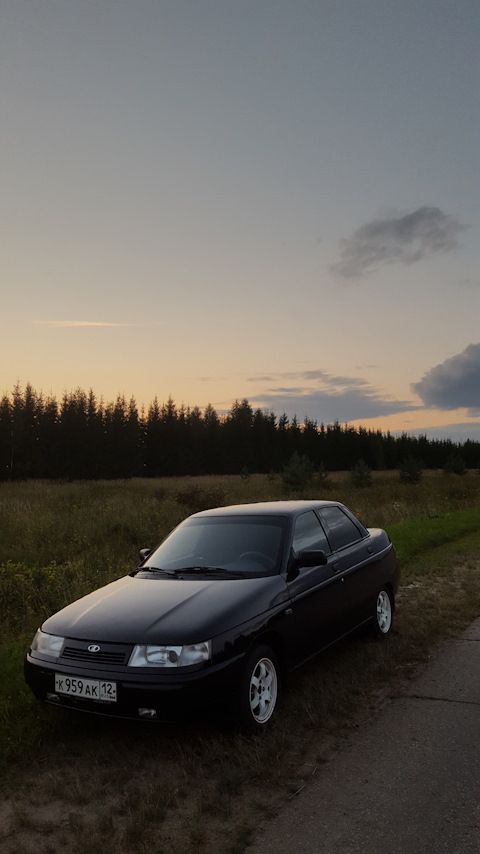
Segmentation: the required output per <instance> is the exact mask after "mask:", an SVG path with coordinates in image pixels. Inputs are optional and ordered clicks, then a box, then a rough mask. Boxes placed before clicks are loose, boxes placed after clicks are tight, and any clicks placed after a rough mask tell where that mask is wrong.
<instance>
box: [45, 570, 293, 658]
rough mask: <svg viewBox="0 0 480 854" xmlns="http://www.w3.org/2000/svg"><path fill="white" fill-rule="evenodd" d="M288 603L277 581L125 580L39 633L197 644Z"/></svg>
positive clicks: (81, 602) (55, 618)
mask: <svg viewBox="0 0 480 854" xmlns="http://www.w3.org/2000/svg"><path fill="white" fill-rule="evenodd" d="M288 599H289V596H288V590H287V585H286V583H285V579H284V578H283V576H279V575H275V576H268V577H267V578H249V579H210V580H208V579H196V578H195V579H191V580H190V579H184V580H182V579H170V578H161V579H160V578H158V577H155V576H152V577H151V578H150V577H149V578H144V577H143V578H142V577H140V578H138V577H135V576H134V577H130V576H126V577H125V578H120V579H119V580H118V581H113V582H112V583H111V584H107V585H106V586H105V587H101V588H100V589H99V590H95V591H94V592H93V593H89V594H88V595H87V596H84V597H83V598H82V599H78V600H77V601H76V602H73V603H72V604H71V605H67V607H66V608H63V609H62V610H61V611H59V612H58V613H57V614H54V615H53V616H52V617H49V619H48V620H46V621H45V622H44V623H43V626H42V629H43V631H45V632H48V633H50V634H54V635H62V636H64V637H70V638H78V639H80V640H95V641H101V640H103V641H110V642H118V643H132V644H136V643H158V644H163V643H169V644H184V643H197V642H199V641H203V640H209V639H210V638H213V637H215V636H216V635H218V634H221V633H222V632H225V631H228V630H229V629H232V628H234V627H235V626H238V625H240V624H241V623H243V622H245V621H247V620H250V619H252V618H254V617H256V616H258V615H260V614H263V613H265V612H267V611H269V610H271V609H272V608H275V607H276V606H280V605H281V604H282V603H283V602H286V601H288Z"/></svg>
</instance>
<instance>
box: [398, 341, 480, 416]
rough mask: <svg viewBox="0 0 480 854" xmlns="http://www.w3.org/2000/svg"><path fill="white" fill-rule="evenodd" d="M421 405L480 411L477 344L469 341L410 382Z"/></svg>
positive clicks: (478, 349)
mask: <svg viewBox="0 0 480 854" xmlns="http://www.w3.org/2000/svg"><path fill="white" fill-rule="evenodd" d="M411 388H412V391H414V392H415V393H416V394H418V396H419V397H420V399H421V400H422V401H423V403H424V404H425V406H428V407H435V408H436V409H446V410H450V409H461V408H462V409H463V408H466V409H468V410H469V415H471V416H473V417H475V416H477V415H480V344H469V346H468V347H467V348H466V349H465V350H463V352H462V353H458V354H457V355H456V356H452V357H451V358H450V359H446V360H445V361H444V362H442V363H441V364H440V365H436V366H435V367H434V368H431V369H430V370H429V371H427V373H426V374H424V376H423V377H422V379H421V380H420V382H418V383H414V384H413V385H412V387H411Z"/></svg>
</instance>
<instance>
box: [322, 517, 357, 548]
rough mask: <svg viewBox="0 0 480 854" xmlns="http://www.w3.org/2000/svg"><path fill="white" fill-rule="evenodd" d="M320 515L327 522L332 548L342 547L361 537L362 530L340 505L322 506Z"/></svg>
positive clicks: (355, 541)
mask: <svg viewBox="0 0 480 854" xmlns="http://www.w3.org/2000/svg"><path fill="white" fill-rule="evenodd" d="M320 515H321V517H322V519H324V520H325V522H326V523H327V526H328V531H329V540H330V543H331V546H332V549H343V548H345V546H350V545H351V544H352V543H358V541H359V540H361V539H362V532H361V531H360V529H359V528H357V526H356V525H355V523H354V522H352V520H351V519H350V517H349V516H347V514H346V513H344V511H343V510H342V508H341V507H323V508H322V510H321V513H320Z"/></svg>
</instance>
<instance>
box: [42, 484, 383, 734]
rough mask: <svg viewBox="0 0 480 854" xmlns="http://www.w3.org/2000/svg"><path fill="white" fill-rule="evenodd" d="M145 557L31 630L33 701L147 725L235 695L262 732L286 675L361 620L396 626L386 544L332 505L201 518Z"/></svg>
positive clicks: (248, 721)
mask: <svg viewBox="0 0 480 854" xmlns="http://www.w3.org/2000/svg"><path fill="white" fill-rule="evenodd" d="M141 558H142V561H141V563H140V565H139V566H138V567H137V568H136V569H135V570H133V572H131V573H130V574H129V575H127V576H125V577H124V578H120V579H118V580H117V581H113V582H112V583H111V584H107V585H106V586H105V587H102V588H100V589H99V590H96V591H95V592H93V593H90V594H89V595H87V596H85V597H84V598H82V599H79V600H78V601H77V602H73V604H71V605H68V606H67V607H66V608H64V609H63V610H61V611H59V612H58V613H57V614H54V616H52V617H50V618H49V619H47V620H46V621H45V622H44V623H43V625H42V627H41V628H40V629H38V631H37V633H36V635H35V637H34V639H33V641H32V645H31V648H30V650H29V652H28V654H27V656H26V660H25V678H26V681H27V683H28V685H29V686H30V687H31V689H32V690H33V692H34V693H35V694H36V696H37V697H39V698H41V699H42V700H46V701H47V702H49V703H55V704H57V705H60V706H66V707H71V708H75V709H82V710H85V711H89V712H97V713H100V714H106V715H117V716H120V717H129V718H145V719H165V718H171V716H172V714H174V715H175V714H176V713H178V711H182V710H183V711H184V710H191V709H192V708H193V706H194V705H197V704H201V705H203V706H205V705H210V704H213V703H218V702H219V701H226V700H233V704H234V708H235V710H236V712H237V714H238V716H239V718H240V720H241V722H242V723H243V725H244V726H246V727H249V728H251V729H261V728H263V727H264V726H265V724H267V722H268V721H269V720H270V719H271V717H272V715H273V712H274V710H275V705H276V702H277V697H278V692H279V689H280V685H281V682H282V680H283V678H284V677H285V676H286V674H287V673H288V672H289V671H290V670H292V669H294V668H296V667H298V666H299V665H301V664H302V663H303V662H305V661H307V660H308V659H309V658H311V657H312V656H314V655H316V654H317V653H318V652H320V650H322V649H324V648H325V647H327V646H329V645H330V644H332V643H333V642H334V641H336V640H338V639H340V638H342V637H344V636H345V635H346V634H348V633H349V632H351V631H353V630H354V629H356V628H358V627H360V626H362V625H364V624H371V627H372V629H373V631H374V632H375V633H377V634H378V635H379V636H380V637H384V636H386V635H388V633H389V632H390V629H391V625H392V615H393V611H394V596H395V593H396V591H397V588H398V583H399V570H398V564H397V558H396V555H395V550H394V548H393V545H392V543H391V542H390V540H389V538H388V536H387V534H386V533H385V531H382V530H381V529H376V528H370V529H367V528H364V526H363V525H362V524H361V523H360V522H359V521H358V519H356V518H355V516H353V515H352V513H350V511H349V510H347V508H346V507H344V506H343V505H342V504H339V503H338V502H334V501H275V502H268V503H258V504H244V505H237V506H232V507H220V508H218V509H215V510H207V511H204V512H201V513H195V514H194V515H193V516H190V517H189V518H188V519H186V520H185V521H184V522H182V523H181V524H180V525H179V526H178V527H177V528H175V529H174V530H173V531H172V532H171V533H170V534H169V535H168V536H167V537H166V539H165V540H164V541H163V542H162V543H161V544H160V545H159V546H158V547H157V548H156V549H154V550H153V551H150V550H148V549H144V550H142V552H141Z"/></svg>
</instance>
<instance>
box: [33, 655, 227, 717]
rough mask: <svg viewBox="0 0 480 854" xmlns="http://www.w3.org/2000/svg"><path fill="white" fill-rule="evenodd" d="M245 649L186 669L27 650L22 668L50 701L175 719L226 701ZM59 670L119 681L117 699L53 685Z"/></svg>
mask: <svg viewBox="0 0 480 854" xmlns="http://www.w3.org/2000/svg"><path fill="white" fill-rule="evenodd" d="M243 659H244V656H243V655H239V656H237V657H236V658H233V659H229V660H227V661H222V662H220V663H217V664H209V666H206V667H201V668H198V669H188V671H185V672H175V673H172V672H171V671H169V672H168V673H165V672H159V671H158V670H156V671H155V672H145V670H144V669H142V670H141V672H132V670H136V668H135V669H133V668H128V671H127V668H125V667H122V668H121V669H118V670H117V669H115V668H108V669H106V668H102V669H97V668H96V669H95V670H93V669H91V668H88V669H87V668H85V667H81V666H79V665H78V663H76V664H75V665H73V666H66V665H64V664H57V663H52V662H50V661H49V662H47V661H44V660H43V659H41V658H38V657H36V656H35V657H34V656H32V655H31V654H30V653H28V654H27V656H26V657H25V661H24V674H25V681H26V683H27V685H28V686H29V687H30V688H31V690H32V691H33V693H34V694H35V696H36V697H38V698H39V699H40V700H43V701H45V702H47V703H51V704H53V705H56V706H63V707H65V708H71V709H77V710H79V711H84V712H90V713H94V714H99V715H106V716H109V717H122V718H132V719H139V718H150V719H158V720H172V719H174V720H177V719H178V718H179V717H189V716H191V714H192V712H194V711H195V710H198V709H205V708H209V707H211V706H215V705H218V704H219V703H221V702H226V701H228V700H229V699H231V698H232V696H234V695H235V694H236V693H237V692H238V691H239V689H240V684H241V674H242V664H243ZM55 674H62V675H64V676H70V677H76V678H78V679H96V680H105V681H112V682H116V684H117V702H115V703H111V702H100V701H95V700H91V699H81V698H79V697H74V696H70V695H68V694H60V693H56V691H55Z"/></svg>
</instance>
